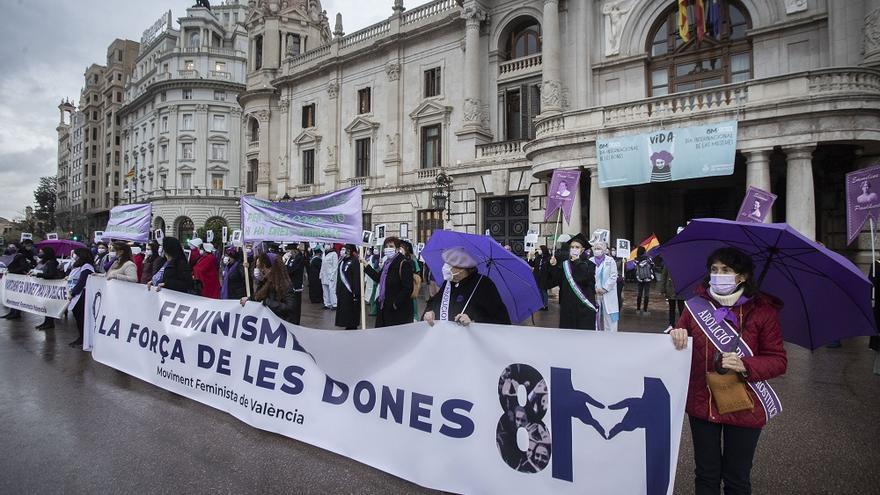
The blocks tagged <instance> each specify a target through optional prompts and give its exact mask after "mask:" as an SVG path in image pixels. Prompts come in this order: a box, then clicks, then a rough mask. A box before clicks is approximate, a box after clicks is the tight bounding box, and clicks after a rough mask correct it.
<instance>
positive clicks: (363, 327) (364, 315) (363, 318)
mask: <svg viewBox="0 0 880 495" xmlns="http://www.w3.org/2000/svg"><path fill="white" fill-rule="evenodd" d="M360 252H361V260H364V259H366V255H367V248H366V247H365V246H361V248H360ZM358 266H359V267H360V271H361V281H360V283H359V284H358V285H360V289H361V330H366V329H367V303H366V301H365V298H364V295H365V290H366V288H365V286H364V282H365V280H364V264H363V263H361V262H360V260H358Z"/></svg>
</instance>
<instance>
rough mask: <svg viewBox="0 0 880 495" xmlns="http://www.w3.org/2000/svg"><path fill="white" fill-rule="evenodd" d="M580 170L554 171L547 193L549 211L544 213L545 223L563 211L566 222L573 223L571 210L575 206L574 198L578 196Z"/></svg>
mask: <svg viewBox="0 0 880 495" xmlns="http://www.w3.org/2000/svg"><path fill="white" fill-rule="evenodd" d="M580 177H581V172H580V171H579V170H554V171H553V179H552V180H551V181H550V189H549V190H548V191H547V210H546V211H545V212H544V221H545V222H546V221H547V220H549V219H550V217H552V216H553V214H554V213H556V210H558V209H560V208H561V209H562V214H563V215H565V221H566V222H570V221H571V208H572V206H574V198H575V195H576V194H577V188H578V180H580Z"/></svg>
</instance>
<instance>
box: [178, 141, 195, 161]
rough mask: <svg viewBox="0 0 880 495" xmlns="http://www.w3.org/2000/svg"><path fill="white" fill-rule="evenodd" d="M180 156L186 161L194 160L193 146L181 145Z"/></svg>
mask: <svg viewBox="0 0 880 495" xmlns="http://www.w3.org/2000/svg"><path fill="white" fill-rule="evenodd" d="M180 156H181V158H182V159H184V160H192V159H193V144H192V143H181V145H180Z"/></svg>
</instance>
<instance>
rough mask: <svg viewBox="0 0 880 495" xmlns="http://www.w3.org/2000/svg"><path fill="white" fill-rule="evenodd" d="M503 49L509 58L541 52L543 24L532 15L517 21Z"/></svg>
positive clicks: (510, 30) (510, 29)
mask: <svg viewBox="0 0 880 495" xmlns="http://www.w3.org/2000/svg"><path fill="white" fill-rule="evenodd" d="M502 51H503V52H504V56H505V58H507V60H513V59H517V58H522V57H528V56H530V55H536V54H538V53H541V25H540V24H538V21H537V20H535V19H534V18H532V17H525V18H522V19H521V20H519V21H515V23H514V24H513V25H512V27H511V28H509V31H508V34H507V38H506V41H505V44H504V46H503V47H502Z"/></svg>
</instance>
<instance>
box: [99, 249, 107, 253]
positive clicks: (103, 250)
mask: <svg viewBox="0 0 880 495" xmlns="http://www.w3.org/2000/svg"><path fill="white" fill-rule="evenodd" d="M106 252H107V250H106V249H104V248H98V254H104V253H106Z"/></svg>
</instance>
